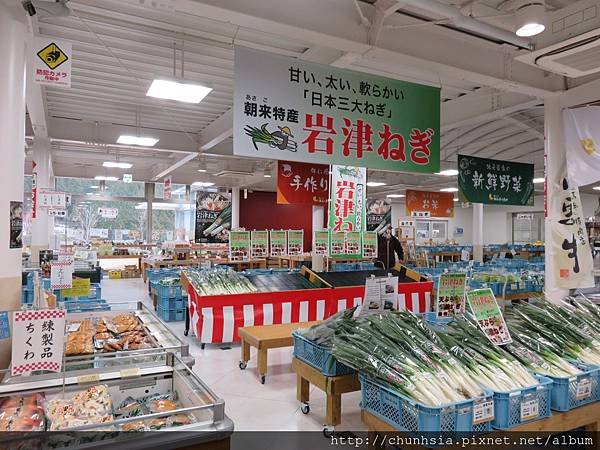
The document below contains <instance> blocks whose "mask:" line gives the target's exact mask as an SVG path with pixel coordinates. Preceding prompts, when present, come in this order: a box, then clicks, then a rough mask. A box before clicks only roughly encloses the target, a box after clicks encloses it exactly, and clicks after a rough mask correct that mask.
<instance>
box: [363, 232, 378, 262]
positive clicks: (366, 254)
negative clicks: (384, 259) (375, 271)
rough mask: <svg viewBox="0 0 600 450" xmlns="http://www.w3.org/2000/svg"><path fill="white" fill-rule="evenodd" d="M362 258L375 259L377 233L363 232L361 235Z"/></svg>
mask: <svg viewBox="0 0 600 450" xmlns="http://www.w3.org/2000/svg"><path fill="white" fill-rule="evenodd" d="M362 257H363V258H376V257H377V232H375V231H365V232H364V233H363V234H362Z"/></svg>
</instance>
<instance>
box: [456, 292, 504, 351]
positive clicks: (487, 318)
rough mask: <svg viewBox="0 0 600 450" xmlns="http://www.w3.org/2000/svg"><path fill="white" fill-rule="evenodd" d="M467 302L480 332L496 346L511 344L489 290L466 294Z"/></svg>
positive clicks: (492, 294) (494, 298)
mask: <svg viewBox="0 0 600 450" xmlns="http://www.w3.org/2000/svg"><path fill="white" fill-rule="evenodd" d="M467 301H468V302H469V307H470V308H471V312H472V313H473V315H474V316H475V320H476V321H477V324H478V325H479V328H481V331H483V333H484V334H485V335H486V336H487V338H488V339H489V340H490V341H491V342H492V343H493V344H496V345H504V344H509V343H511V342H512V338H511V337H510V332H509V331H508V327H507V326H506V322H505V321H504V316H502V312H501V311H500V308H498V303H497V302H496V297H494V293H493V292H492V290H491V289H490V288H485V289H475V290H473V291H469V292H467Z"/></svg>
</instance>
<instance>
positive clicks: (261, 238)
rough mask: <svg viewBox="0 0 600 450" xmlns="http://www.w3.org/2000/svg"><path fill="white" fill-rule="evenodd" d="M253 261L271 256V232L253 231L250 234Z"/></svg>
mask: <svg viewBox="0 0 600 450" xmlns="http://www.w3.org/2000/svg"><path fill="white" fill-rule="evenodd" d="M250 243H251V245H252V259H254V258H266V257H267V256H269V232H268V231H257V230H253V231H251V232H250Z"/></svg>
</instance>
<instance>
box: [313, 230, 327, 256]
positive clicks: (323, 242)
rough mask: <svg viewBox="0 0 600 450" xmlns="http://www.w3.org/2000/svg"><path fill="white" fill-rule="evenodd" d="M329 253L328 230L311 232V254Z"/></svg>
mask: <svg viewBox="0 0 600 450" xmlns="http://www.w3.org/2000/svg"><path fill="white" fill-rule="evenodd" d="M327 254H329V231H327V230H323V231H314V232H313V255H327Z"/></svg>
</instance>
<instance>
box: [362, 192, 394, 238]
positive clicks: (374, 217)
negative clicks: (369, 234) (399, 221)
mask: <svg viewBox="0 0 600 450" xmlns="http://www.w3.org/2000/svg"><path fill="white" fill-rule="evenodd" d="M391 227H392V203H391V202H390V201H389V200H388V199H380V198H369V199H367V230H368V231H377V232H383V230H385V229H386V228H391Z"/></svg>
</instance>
